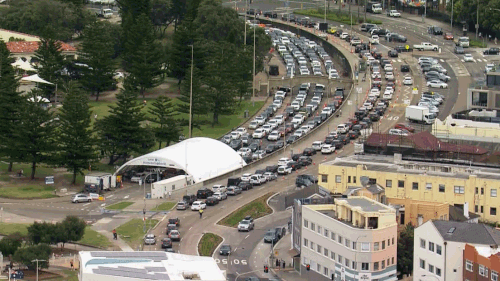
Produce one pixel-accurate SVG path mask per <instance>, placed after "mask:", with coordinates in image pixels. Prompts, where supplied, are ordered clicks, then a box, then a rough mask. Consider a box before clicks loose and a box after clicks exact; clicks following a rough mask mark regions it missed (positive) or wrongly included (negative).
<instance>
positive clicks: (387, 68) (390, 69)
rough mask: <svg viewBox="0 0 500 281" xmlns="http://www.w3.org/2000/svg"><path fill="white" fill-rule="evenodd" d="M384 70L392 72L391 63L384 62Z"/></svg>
mask: <svg viewBox="0 0 500 281" xmlns="http://www.w3.org/2000/svg"><path fill="white" fill-rule="evenodd" d="M384 71H385V72H392V71H394V68H392V65H390V64H386V65H384Z"/></svg>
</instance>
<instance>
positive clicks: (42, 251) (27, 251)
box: [12, 244, 52, 270]
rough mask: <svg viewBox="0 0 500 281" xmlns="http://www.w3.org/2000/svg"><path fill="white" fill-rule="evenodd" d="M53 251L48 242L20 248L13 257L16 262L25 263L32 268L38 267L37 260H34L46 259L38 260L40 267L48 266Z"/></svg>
mask: <svg viewBox="0 0 500 281" xmlns="http://www.w3.org/2000/svg"><path fill="white" fill-rule="evenodd" d="M51 251H52V249H51V247H50V246H49V245H47V244H39V245H34V246H27V247H23V248H19V249H18V250H17V251H16V253H15V254H14V256H13V257H12V258H13V260H14V261H15V262H17V263H20V264H24V265H25V266H27V267H28V268H29V269H32V270H34V269H36V265H37V264H36V262H33V260H36V259H38V260H46V261H40V262H38V268H39V269H40V268H48V267H49V262H48V260H49V258H50V253H51Z"/></svg>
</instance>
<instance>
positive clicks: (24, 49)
mask: <svg viewBox="0 0 500 281" xmlns="http://www.w3.org/2000/svg"><path fill="white" fill-rule="evenodd" d="M5 44H6V45H7V49H9V51H10V52H11V53H13V54H16V53H17V54H19V53H34V52H35V51H36V50H38V46H39V44H40V42H36V41H13V42H6V43H5ZM61 51H63V52H76V48H75V47H73V46H71V45H69V44H66V43H63V42H61Z"/></svg>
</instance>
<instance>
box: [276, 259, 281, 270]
mask: <svg viewBox="0 0 500 281" xmlns="http://www.w3.org/2000/svg"><path fill="white" fill-rule="evenodd" d="M276 267H277V268H279V267H280V260H279V259H276Z"/></svg>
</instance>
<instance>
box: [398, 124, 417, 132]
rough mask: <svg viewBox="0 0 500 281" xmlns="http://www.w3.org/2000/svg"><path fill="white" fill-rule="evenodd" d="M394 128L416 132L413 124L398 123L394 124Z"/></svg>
mask: <svg viewBox="0 0 500 281" xmlns="http://www.w3.org/2000/svg"><path fill="white" fill-rule="evenodd" d="M394 129H401V130H407V131H408V132H410V133H413V132H415V128H413V127H412V126H409V125H406V124H403V123H399V124H396V126H394Z"/></svg>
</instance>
